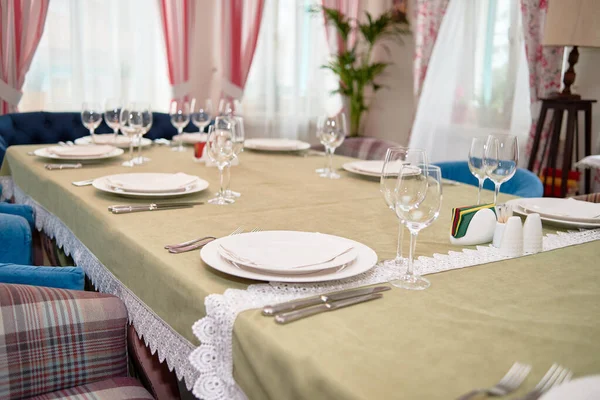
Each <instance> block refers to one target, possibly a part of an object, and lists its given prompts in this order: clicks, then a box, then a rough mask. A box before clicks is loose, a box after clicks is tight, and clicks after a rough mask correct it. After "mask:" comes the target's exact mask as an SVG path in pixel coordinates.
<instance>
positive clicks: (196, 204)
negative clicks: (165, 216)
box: [108, 201, 204, 211]
mask: <svg viewBox="0 0 600 400" xmlns="http://www.w3.org/2000/svg"><path fill="white" fill-rule="evenodd" d="M201 204H204V202H203V201H182V202H179V203H150V204H115V205H112V206H108V211H112V210H113V209H115V208H129V207H146V208H147V207H150V206H156V207H173V206H199V205H201Z"/></svg>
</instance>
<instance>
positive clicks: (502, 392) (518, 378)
mask: <svg viewBox="0 0 600 400" xmlns="http://www.w3.org/2000/svg"><path fill="white" fill-rule="evenodd" d="M529 371H531V366H530V365H527V364H521V363H520V362H516V363H514V364H513V366H512V367H510V369H509V370H508V372H507V373H506V375H504V377H503V378H502V379H500V382H498V383H497V384H495V385H494V386H492V387H490V388H484V389H475V390H472V391H470V392H469V393H466V394H464V395H462V396H460V397H459V398H458V399H456V400H468V399H470V398H472V397H474V396H476V395H477V394H480V393H485V394H486V395H488V396H493V397H496V396H506V395H507V394H509V393H512V392H514V391H515V390H517V388H518V387H519V386H521V383H523V381H524V380H525V378H527V375H528V374H529Z"/></svg>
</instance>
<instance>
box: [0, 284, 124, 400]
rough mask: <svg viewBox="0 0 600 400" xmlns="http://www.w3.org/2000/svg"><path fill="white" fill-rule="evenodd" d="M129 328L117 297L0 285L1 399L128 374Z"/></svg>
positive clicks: (16, 397)
mask: <svg viewBox="0 0 600 400" xmlns="http://www.w3.org/2000/svg"><path fill="white" fill-rule="evenodd" d="M126 326H127V310H126V309H125V306H124V305H123V303H122V302H121V301H120V300H119V299H118V298H116V297H114V296H111V295H107V294H102V293H95V292H83V291H73V290H64V289H55V288H47V287H39V286H26V285H8V284H0V398H1V399H21V398H25V397H31V396H35V395H39V394H43V393H49V392H55V391H57V390H61V389H66V388H72V387H74V386H79V385H83V384H86V383H90V382H94V381H101V380H104V379H107V378H112V377H124V376H126V375H127V350H126V349H127V348H126V345H127V344H126Z"/></svg>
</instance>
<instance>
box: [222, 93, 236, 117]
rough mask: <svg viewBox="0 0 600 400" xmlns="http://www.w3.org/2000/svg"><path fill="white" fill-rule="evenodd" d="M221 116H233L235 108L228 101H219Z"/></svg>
mask: <svg viewBox="0 0 600 400" xmlns="http://www.w3.org/2000/svg"><path fill="white" fill-rule="evenodd" d="M219 115H220V116H221V117H224V116H231V115H233V106H232V105H231V102H230V101H228V100H227V99H224V98H223V99H221V100H219Z"/></svg>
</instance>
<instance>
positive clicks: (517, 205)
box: [506, 199, 600, 229]
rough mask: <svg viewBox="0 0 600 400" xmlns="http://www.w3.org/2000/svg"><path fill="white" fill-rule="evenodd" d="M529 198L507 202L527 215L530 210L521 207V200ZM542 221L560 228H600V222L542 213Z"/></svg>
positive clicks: (516, 210) (516, 211) (513, 208)
mask: <svg viewBox="0 0 600 400" xmlns="http://www.w3.org/2000/svg"><path fill="white" fill-rule="evenodd" d="M523 200H527V199H513V200H509V201H507V202H506V204H507V205H509V206H511V207H512V210H513V212H514V213H515V214H518V215H522V216H525V217H526V216H527V215H528V214H529V212H528V211H527V210H524V209H523V208H521V205H520V202H521V201H523ZM540 218H541V220H542V222H544V223H546V224H548V225H552V226H557V227H559V228H575V229H577V228H584V229H595V228H600V222H597V223H585V222H576V221H565V220H561V219H555V218H548V217H544V216H542V215H540Z"/></svg>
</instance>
